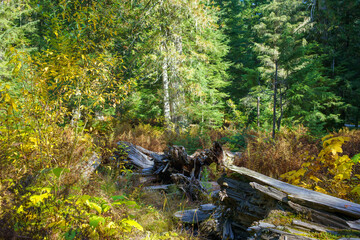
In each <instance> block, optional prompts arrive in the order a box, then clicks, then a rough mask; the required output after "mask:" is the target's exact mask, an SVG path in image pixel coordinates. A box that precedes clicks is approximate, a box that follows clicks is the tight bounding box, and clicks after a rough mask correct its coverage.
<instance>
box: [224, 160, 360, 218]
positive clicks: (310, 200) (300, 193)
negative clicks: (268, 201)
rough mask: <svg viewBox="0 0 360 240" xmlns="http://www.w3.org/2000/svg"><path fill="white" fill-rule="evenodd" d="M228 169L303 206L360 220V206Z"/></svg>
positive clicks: (259, 176)
mask: <svg viewBox="0 0 360 240" xmlns="http://www.w3.org/2000/svg"><path fill="white" fill-rule="evenodd" d="M228 168H229V169H230V170H232V171H234V172H236V173H239V174H240V175H242V176H245V177H246V178H248V179H250V180H251V181H254V182H257V183H260V184H263V185H267V186H271V187H272V188H276V189H277V190H280V191H282V192H284V193H286V194H287V195H288V199H290V200H291V201H292V202H295V203H299V204H301V205H304V206H307V207H310V208H314V209H321V210H325V211H327V212H333V213H340V214H343V215H345V216H349V217H352V218H354V220H355V219H359V218H360V205H359V204H356V203H353V202H350V201H346V200H343V199H339V198H336V197H332V196H329V195H326V194H323V193H319V192H315V191H312V190H308V189H305V188H301V187H297V186H294V185H291V184H288V183H285V182H282V181H279V180H276V179H273V178H270V177H268V176H265V175H263V174H260V173H257V172H255V171H252V170H249V169H247V168H243V167H236V166H228Z"/></svg>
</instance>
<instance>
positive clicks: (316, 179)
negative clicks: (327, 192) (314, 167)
mask: <svg viewBox="0 0 360 240" xmlns="http://www.w3.org/2000/svg"><path fill="white" fill-rule="evenodd" d="M310 179H311V180H313V181H315V182H316V183H317V182H322V181H321V180H320V179H319V178H317V177H315V176H310Z"/></svg>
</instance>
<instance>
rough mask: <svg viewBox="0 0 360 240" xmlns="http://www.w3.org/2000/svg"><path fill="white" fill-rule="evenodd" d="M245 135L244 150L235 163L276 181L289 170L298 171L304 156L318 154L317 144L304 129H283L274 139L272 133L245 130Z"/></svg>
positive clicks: (304, 158)
mask: <svg viewBox="0 0 360 240" xmlns="http://www.w3.org/2000/svg"><path fill="white" fill-rule="evenodd" d="M244 135H245V136H246V138H245V144H246V149H245V151H244V152H243V153H242V157H241V158H240V159H237V160H236V161H235V162H234V164H235V165H238V166H242V167H246V168H249V169H252V170H255V171H258V172H260V173H263V174H265V175H268V176H271V177H275V178H278V177H279V176H280V175H281V174H284V173H286V172H288V171H290V170H294V169H299V168H300V167H301V164H302V163H303V162H304V161H305V160H306V156H307V155H309V154H310V155H316V154H317V153H318V152H319V148H318V145H319V141H318V140H316V139H313V138H312V137H311V136H310V135H309V134H308V131H307V129H306V128H304V127H301V126H299V127H298V128H295V129H288V128H283V129H282V130H281V132H279V133H278V134H277V135H276V137H275V139H272V138H271V132H267V131H260V130H257V131H256V130H252V129H250V130H247V131H245V133H244Z"/></svg>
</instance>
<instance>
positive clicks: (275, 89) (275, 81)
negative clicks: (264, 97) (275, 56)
mask: <svg viewBox="0 0 360 240" xmlns="http://www.w3.org/2000/svg"><path fill="white" fill-rule="evenodd" d="M277 78H278V62H277V61H275V77H274V106H273V131H272V138H273V139H275V131H276V92H277Z"/></svg>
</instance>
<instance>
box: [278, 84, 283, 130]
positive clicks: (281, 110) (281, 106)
mask: <svg viewBox="0 0 360 240" xmlns="http://www.w3.org/2000/svg"><path fill="white" fill-rule="evenodd" d="M279 90H280V116H279V118H278V121H277V130H278V131H280V126H281V120H282V117H283V93H282V92H281V88H279Z"/></svg>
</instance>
